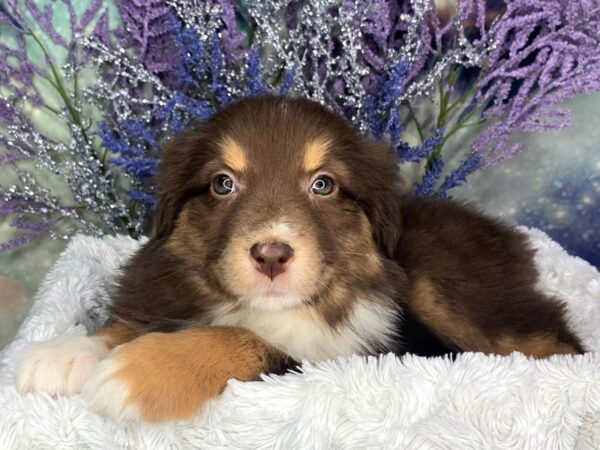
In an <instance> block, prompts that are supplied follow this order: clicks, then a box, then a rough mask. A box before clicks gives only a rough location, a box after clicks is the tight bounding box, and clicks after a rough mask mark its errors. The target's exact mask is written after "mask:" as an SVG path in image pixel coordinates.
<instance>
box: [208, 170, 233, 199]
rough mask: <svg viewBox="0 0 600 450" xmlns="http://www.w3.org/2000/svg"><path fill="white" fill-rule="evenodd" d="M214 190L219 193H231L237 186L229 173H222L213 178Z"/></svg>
mask: <svg viewBox="0 0 600 450" xmlns="http://www.w3.org/2000/svg"><path fill="white" fill-rule="evenodd" d="M213 190H214V191H215V193H216V194H218V195H229V194H233V193H234V192H235V191H236V187H235V183H234V182H233V180H232V179H231V177H230V176H229V175H225V174H220V175H217V176H216V177H215V179H214V180H213Z"/></svg>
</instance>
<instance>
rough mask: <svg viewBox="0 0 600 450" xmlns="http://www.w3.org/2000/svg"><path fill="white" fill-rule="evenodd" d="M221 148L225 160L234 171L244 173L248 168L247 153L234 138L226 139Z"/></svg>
mask: <svg viewBox="0 0 600 450" xmlns="http://www.w3.org/2000/svg"><path fill="white" fill-rule="evenodd" d="M220 146H221V150H222V151H223V160H224V161H225V164H227V165H228V166H229V167H231V169H232V170H235V171H236V172H244V171H245V170H246V169H247V168H248V158H247V157H246V151H245V150H244V148H243V147H242V146H241V145H240V144H238V143H237V142H236V141H235V140H234V139H233V138H231V137H226V138H224V139H223V140H222V141H221V143H220Z"/></svg>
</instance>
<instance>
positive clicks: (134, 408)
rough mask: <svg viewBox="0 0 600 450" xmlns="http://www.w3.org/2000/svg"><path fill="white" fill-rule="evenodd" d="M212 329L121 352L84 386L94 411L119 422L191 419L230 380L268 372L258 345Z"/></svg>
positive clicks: (147, 340)
mask: <svg viewBox="0 0 600 450" xmlns="http://www.w3.org/2000/svg"><path fill="white" fill-rule="evenodd" d="M250 333H251V332H250V331H246V330H244V331H243V332H242V333H237V334H236V333H233V332H231V331H228V330H225V329H224V328H223V329H221V328H217V327H210V328H206V329H200V330H186V331H180V332H177V333H150V334H146V335H144V336H142V337H140V338H138V339H136V340H134V341H132V342H130V343H128V344H124V345H122V346H119V347H117V348H116V349H114V350H113V353H111V355H110V356H109V357H108V358H107V359H105V360H104V361H102V362H100V363H99V364H98V365H97V366H96V369H95V370H94V373H93V374H92V375H91V377H90V378H89V379H88V381H87V382H86V384H85V385H84V386H83V390H82V396H83V398H84V399H85V400H86V401H87V402H88V404H89V405H90V407H91V408H92V409H93V410H95V411H97V412H99V413H101V414H105V415H107V416H109V417H111V418H113V419H115V420H120V421H147V422H160V421H165V420H179V419H188V418H190V417H192V416H193V415H194V414H195V413H196V412H197V411H199V410H200V409H201V407H202V406H203V405H204V404H205V403H206V402H207V401H208V400H210V399H213V398H215V397H217V396H218V395H219V394H220V393H221V392H222V391H223V390H224V389H225V387H226V385H227V380H228V379H230V378H237V379H239V380H253V379H257V378H258V377H259V375H260V373H261V371H262V370H264V358H263V355H260V354H256V348H257V346H258V345H259V344H260V343H259V344H256V345H249V344H248V342H249V341H248V340H241V341H240V335H241V334H244V335H249V334H250Z"/></svg>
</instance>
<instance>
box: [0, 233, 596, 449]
mask: <svg viewBox="0 0 600 450" xmlns="http://www.w3.org/2000/svg"><path fill="white" fill-rule="evenodd" d="M523 230H524V231H526V232H527V233H528V234H529V235H530V237H531V240H532V242H533V244H534V245H535V247H537V248H538V252H537V264H538V266H539V268H540V270H541V272H542V274H543V276H542V279H541V287H542V289H543V290H545V291H546V292H549V293H553V294H557V295H560V297H562V298H563V299H564V300H565V301H566V302H567V305H568V310H569V320H570V321H571V325H572V326H573V328H574V329H575V331H576V332H577V333H578V335H579V336H580V337H581V338H582V339H583V342H584V344H585V345H586V346H587V348H589V349H593V350H595V352H590V353H588V354H586V355H583V356H575V357H571V356H560V357H558V356H557V357H552V358H550V359H548V360H541V361H536V360H531V359H527V358H525V357H524V356H523V355H520V354H513V355H511V356H508V357H495V356H485V355H482V354H464V355H461V356H459V357H458V358H457V360H456V361H454V362H451V361H449V360H447V359H443V358H432V359H427V358H419V357H414V356H412V355H407V356H405V357H403V358H396V357H395V356H393V355H386V356H382V357H379V358H368V359H367V358H360V357H352V358H344V359H340V360H336V361H329V362H326V363H323V364H319V365H316V366H312V365H304V366H303V368H302V373H292V374H287V375H285V376H282V377H276V376H273V377H268V378H266V382H251V383H242V382H238V381H231V382H230V384H229V387H228V388H227V390H226V391H225V393H224V394H223V395H222V397H221V398H220V399H219V400H217V401H215V402H214V403H212V404H210V405H209V406H208V407H207V408H206V409H205V410H204V411H203V412H202V413H201V414H199V415H198V417H197V418H196V420H195V421H194V422H192V423H170V424H167V425H161V426H148V425H129V426H123V425H121V424H118V423H113V422H111V421H110V420H107V419H104V418H103V417H100V416H98V415H96V414H94V413H92V412H90V411H88V410H87V409H86V406H85V404H84V403H83V401H82V400H81V399H80V398H78V397H74V398H56V399H55V398H51V397H49V396H47V395H43V394H27V395H26V396H20V395H19V394H18V393H17V392H16V390H15V388H14V387H13V386H12V374H13V370H14V364H15V357H16V355H17V354H18V352H19V351H20V350H21V349H22V348H23V346H24V345H26V344H27V343H28V342H30V341H39V340H47V339H50V338H52V337H54V336H56V335H59V334H62V333H72V334H85V333H88V332H90V331H93V330H94V329H95V328H97V327H98V326H99V325H100V324H101V323H102V321H103V320H104V319H105V316H104V306H105V305H106V302H107V301H108V298H109V294H110V290H111V282H112V280H113V278H114V275H115V272H116V271H117V269H118V266H119V265H120V264H121V263H122V262H123V261H124V260H125V259H126V258H127V257H129V256H130V255H131V254H132V252H134V251H135V250H136V249H137V248H138V246H139V245H140V244H139V242H136V241H133V240H131V239H128V238H105V239H102V240H99V239H95V238H89V237H77V238H75V239H73V241H72V242H71V244H70V245H69V247H68V249H67V250H66V251H65V252H64V254H63V255H62V256H61V258H60V259H59V261H58V262H57V263H56V265H55V267H54V268H53V269H52V270H51V271H50V273H49V274H48V276H47V278H46V280H45V282H44V284H43V285H42V287H41V290H40V292H39V294H38V297H37V300H36V303H35V305H34V307H33V309H32V310H31V313H30V315H29V317H28V318H27V320H26V321H25V322H24V324H23V326H22V327H21V329H20V331H19V334H18V336H17V337H16V338H15V340H14V342H13V343H12V344H10V345H9V346H7V347H6V348H5V349H4V350H3V351H2V352H1V353H0V449H2V450H7V449H27V450H31V449H50V448H52V449H99V450H100V449H101V450H106V449H153V450H154V449H179V448H181V449H190V448H240V449H241V448H243V449H259V448H279V449H300V448H301V449H312V448H315V449H332V448H336V449H369V448H372V449H384V448H389V449H392V448H393V449H400V448H402V449H426V448H435V449H453V450H455V449H467V448H468V449H491V448H511V449H553V450H554V449H599V448H600V353H599V352H598V351H600V274H599V273H598V271H596V269H594V268H593V267H591V266H590V265H589V264H587V263H586V262H585V261H583V260H580V259H577V258H574V257H571V256H569V255H568V254H566V252H565V251H564V250H563V249H562V248H561V247H560V246H558V245H557V244H556V243H554V242H553V241H551V240H550V239H549V238H548V236H546V235H545V234H544V233H542V232H540V231H537V230H526V229H523Z"/></svg>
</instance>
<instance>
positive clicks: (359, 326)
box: [212, 300, 398, 362]
mask: <svg viewBox="0 0 600 450" xmlns="http://www.w3.org/2000/svg"><path fill="white" fill-rule="evenodd" d="M397 314H398V312H397V310H396V309H395V308H393V307H390V306H384V305H382V304H381V303H380V302H374V301H368V300H358V301H357V302H356V303H355V305H354V309H353V311H352V312H351V313H350V316H349V317H348V319H347V320H346V321H345V323H343V324H341V325H338V326H337V327H336V328H335V329H334V328H332V327H331V326H330V325H328V324H327V323H326V322H325V320H324V319H323V318H322V317H321V316H320V315H319V314H317V313H316V312H315V310H314V308H312V307H311V306H308V305H300V306H296V307H294V308H289V309H284V310H280V311H272V310H262V309H257V308H252V309H250V308H241V309H237V310H232V309H225V308H222V309H221V310H219V311H218V313H217V314H216V315H215V319H214V320H213V322H212V325H226V326H239V327H243V328H247V329H249V330H252V331H254V332H255V333H256V334H258V335H259V336H260V337H262V338H263V339H265V340H266V341H268V342H269V343H271V345H273V346H275V347H276V348H278V349H280V350H281V351H283V352H285V353H286V354H288V355H290V356H291V357H292V358H294V359H295V360H296V361H303V360H307V361H310V362H318V361H323V360H326V359H331V358H335V357H338V356H349V355H352V354H356V353H358V354H365V353H370V352H372V351H373V349H372V348H371V346H373V344H374V343H380V344H384V345H386V344H389V343H390V341H391V340H392V339H393V336H394V334H395V333H396V330H395V328H396V327H397V320H396V317H397Z"/></svg>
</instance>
